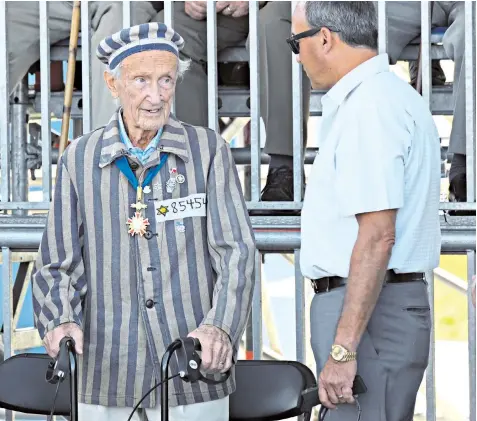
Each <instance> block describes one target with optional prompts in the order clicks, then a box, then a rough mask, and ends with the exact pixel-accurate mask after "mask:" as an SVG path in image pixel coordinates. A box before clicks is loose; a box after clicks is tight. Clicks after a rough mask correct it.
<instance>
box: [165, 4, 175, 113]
mask: <svg viewBox="0 0 477 421" xmlns="http://www.w3.org/2000/svg"><path fill="white" fill-rule="evenodd" d="M173 10H174V5H173V3H172V1H171V0H166V1H165V2H164V23H165V24H166V25H167V26H168V27H169V28H173V27H174V16H173ZM171 113H172V114H175V113H176V103H175V101H174V100H173V101H172V104H171Z"/></svg>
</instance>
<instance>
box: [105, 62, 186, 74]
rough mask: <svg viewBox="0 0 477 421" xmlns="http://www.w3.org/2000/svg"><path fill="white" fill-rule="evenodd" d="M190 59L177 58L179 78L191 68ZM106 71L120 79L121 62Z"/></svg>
mask: <svg viewBox="0 0 477 421" xmlns="http://www.w3.org/2000/svg"><path fill="white" fill-rule="evenodd" d="M190 63H191V60H190V59H186V60H183V59H181V58H178V59H177V79H182V77H184V74H185V72H187V70H189V68H190ZM106 71H107V72H108V73H109V74H110V75H111V76H113V78H114V79H119V78H120V77H121V63H120V64H119V66H117V67H116V68H114V69H112V70H111V69H110V68H109V66H108V67H107V69H106Z"/></svg>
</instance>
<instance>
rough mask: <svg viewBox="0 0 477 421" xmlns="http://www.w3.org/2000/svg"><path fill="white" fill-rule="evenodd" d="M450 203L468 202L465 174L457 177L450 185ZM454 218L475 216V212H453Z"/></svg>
mask: <svg viewBox="0 0 477 421" xmlns="http://www.w3.org/2000/svg"><path fill="white" fill-rule="evenodd" d="M449 202H467V177H466V174H465V173H461V174H458V175H456V176H455V177H454V178H453V179H452V180H451V181H450V183H449ZM449 215H453V216H475V212H474V211H468V210H451V211H449Z"/></svg>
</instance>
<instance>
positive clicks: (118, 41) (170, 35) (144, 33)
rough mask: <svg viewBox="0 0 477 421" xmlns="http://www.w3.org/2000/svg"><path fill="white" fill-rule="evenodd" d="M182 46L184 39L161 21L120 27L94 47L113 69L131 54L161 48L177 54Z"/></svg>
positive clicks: (99, 56)
mask: <svg viewBox="0 0 477 421" xmlns="http://www.w3.org/2000/svg"><path fill="white" fill-rule="evenodd" d="M183 47H184V39H183V38H182V37H181V36H180V35H179V34H178V33H177V32H175V31H174V30H173V29H172V28H169V27H168V26H167V25H165V24H163V23H161V22H151V23H143V24H141V25H136V26H132V27H131V28H126V29H122V30H121V31H119V32H116V33H115V34H113V35H111V36H109V37H107V38H105V39H103V40H102V41H101V42H100V43H99V45H98V48H97V49H96V56H97V57H98V58H99V59H100V60H101V61H102V62H103V63H105V64H107V65H108V66H109V68H110V69H111V70H114V69H115V68H116V67H117V66H118V65H119V63H121V61H123V60H124V59H125V58H126V57H129V56H130V55H132V54H135V53H140V52H142V51H151V50H162V51H169V52H171V53H173V54H175V55H177V56H179V51H180V50H182V48H183Z"/></svg>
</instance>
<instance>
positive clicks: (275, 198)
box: [261, 166, 293, 202]
mask: <svg viewBox="0 0 477 421" xmlns="http://www.w3.org/2000/svg"><path fill="white" fill-rule="evenodd" d="M261 198H262V200H263V201H264V202H293V170H292V169H291V168H289V167H285V166H283V167H278V168H276V169H270V171H269V172H268V176H267V183H266V184H265V187H264V188H263V190H262V196H261Z"/></svg>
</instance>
